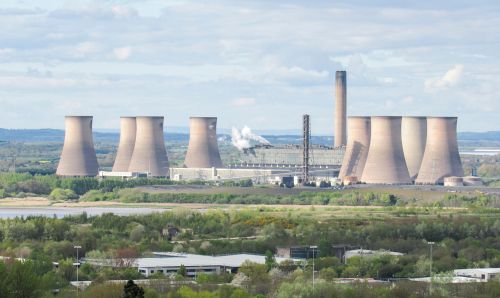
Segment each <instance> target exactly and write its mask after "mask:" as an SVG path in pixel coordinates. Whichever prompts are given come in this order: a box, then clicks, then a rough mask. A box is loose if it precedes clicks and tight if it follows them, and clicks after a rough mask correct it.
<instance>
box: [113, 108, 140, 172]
mask: <svg viewBox="0 0 500 298" xmlns="http://www.w3.org/2000/svg"><path fill="white" fill-rule="evenodd" d="M135 134H136V121H135V117H121V118H120V144H119V145H118V152H117V153H116V158H115V164H114V165H113V172H127V171H128V167H129V165H130V159H131V158H132V153H134V146H135Z"/></svg>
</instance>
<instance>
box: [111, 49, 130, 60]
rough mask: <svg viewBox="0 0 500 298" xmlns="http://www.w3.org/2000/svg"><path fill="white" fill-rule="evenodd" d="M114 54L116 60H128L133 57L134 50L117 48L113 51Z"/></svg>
mask: <svg viewBox="0 0 500 298" xmlns="http://www.w3.org/2000/svg"><path fill="white" fill-rule="evenodd" d="M113 53H114V54H115V58H116V59H118V60H127V59H128V58H129V57H130V55H132V48H131V47H129V46H126V47H122V48H116V49H114V50H113Z"/></svg>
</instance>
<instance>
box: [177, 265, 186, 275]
mask: <svg viewBox="0 0 500 298" xmlns="http://www.w3.org/2000/svg"><path fill="white" fill-rule="evenodd" d="M177 274H179V275H180V276H183V277H186V275H187V269H186V266H184V265H183V264H181V266H180V267H179V270H178V271H177Z"/></svg>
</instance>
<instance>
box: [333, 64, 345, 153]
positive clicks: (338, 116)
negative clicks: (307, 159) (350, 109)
mask: <svg viewBox="0 0 500 298" xmlns="http://www.w3.org/2000/svg"><path fill="white" fill-rule="evenodd" d="M346 82H347V73H346V72H345V71H337V72H336V73H335V147H339V146H345V145H346V143H347V140H346V96H347V94H346V93H347V87H346Z"/></svg>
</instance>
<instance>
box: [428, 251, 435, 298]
mask: <svg viewBox="0 0 500 298" xmlns="http://www.w3.org/2000/svg"><path fill="white" fill-rule="evenodd" d="M427 244H429V249H430V260H431V262H430V264H429V277H430V279H431V280H430V281H429V295H432V246H433V245H434V242H431V241H429V242H427Z"/></svg>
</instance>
